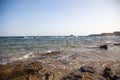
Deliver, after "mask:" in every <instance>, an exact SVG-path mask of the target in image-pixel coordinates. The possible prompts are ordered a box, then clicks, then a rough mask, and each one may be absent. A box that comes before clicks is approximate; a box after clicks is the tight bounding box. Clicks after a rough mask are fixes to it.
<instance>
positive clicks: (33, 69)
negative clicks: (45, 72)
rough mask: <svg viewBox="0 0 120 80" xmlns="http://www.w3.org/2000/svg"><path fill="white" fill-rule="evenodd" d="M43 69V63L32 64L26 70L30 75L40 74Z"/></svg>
mask: <svg viewBox="0 0 120 80" xmlns="http://www.w3.org/2000/svg"><path fill="white" fill-rule="evenodd" d="M42 68H43V65H42V63H41V62H32V63H30V64H28V65H27V67H26V70H27V72H28V73H30V74H34V73H38V71H39V70H41V69H42Z"/></svg>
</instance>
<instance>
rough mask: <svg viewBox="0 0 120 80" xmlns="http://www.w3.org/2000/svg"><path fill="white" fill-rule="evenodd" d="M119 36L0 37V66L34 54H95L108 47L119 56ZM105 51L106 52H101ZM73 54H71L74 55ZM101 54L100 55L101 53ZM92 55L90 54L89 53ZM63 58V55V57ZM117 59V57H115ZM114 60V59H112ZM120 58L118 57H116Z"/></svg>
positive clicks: (31, 56) (32, 56)
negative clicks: (87, 52)
mask: <svg viewBox="0 0 120 80" xmlns="http://www.w3.org/2000/svg"><path fill="white" fill-rule="evenodd" d="M119 43H120V36H8V37H0V64H6V63H9V62H13V61H16V60H22V59H28V58H29V59H30V58H34V57H36V56H34V53H36V52H41V53H47V52H51V51H61V50H63V51H68V53H69V52H71V50H74V52H75V51H77V50H79V51H77V53H78V54H81V51H82V53H83V51H87V50H88V51H89V50H92V52H95V51H96V50H99V46H101V45H108V46H109V50H108V51H109V52H112V54H117V55H120V46H119V45H114V44H119ZM102 51H106V50H102ZM74 52H73V53H74ZM101 54H102V53H101ZM91 55H92V53H91ZM63 56H64V55H63ZM116 57H117V56H116ZM114 58H115V57H114ZM118 58H120V56H118Z"/></svg>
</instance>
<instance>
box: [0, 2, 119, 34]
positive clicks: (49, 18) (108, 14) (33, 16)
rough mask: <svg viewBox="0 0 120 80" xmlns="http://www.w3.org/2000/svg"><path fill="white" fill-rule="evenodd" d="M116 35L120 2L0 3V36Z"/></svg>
mask: <svg viewBox="0 0 120 80" xmlns="http://www.w3.org/2000/svg"><path fill="white" fill-rule="evenodd" d="M113 31H120V0H0V36H16V35H18V36H19V35H37V36H39V35H70V34H73V35H88V34H92V33H102V32H113Z"/></svg>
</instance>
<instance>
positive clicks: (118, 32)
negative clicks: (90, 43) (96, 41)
mask: <svg viewBox="0 0 120 80" xmlns="http://www.w3.org/2000/svg"><path fill="white" fill-rule="evenodd" d="M89 36H120V31H115V32H113V33H101V34H90V35H89Z"/></svg>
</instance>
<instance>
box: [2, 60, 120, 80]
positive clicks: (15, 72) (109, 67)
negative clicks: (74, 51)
mask: <svg viewBox="0 0 120 80" xmlns="http://www.w3.org/2000/svg"><path fill="white" fill-rule="evenodd" d="M80 65H81V66H80V68H79V69H77V70H74V71H73V72H69V73H66V74H65V75H64V76H62V77H61V78H60V79H58V77H59V75H57V74H56V73H57V72H56V71H55V70H51V69H50V68H49V67H45V66H44V65H43V64H42V63H41V62H29V63H28V64H25V63H24V62H20V61H17V62H12V63H9V64H7V65H0V80H120V62H119V61H115V62H112V61H111V62H109V61H105V62H100V61H99V62H94V61H93V62H89V61H88V62H81V64H80ZM61 74H62V73H61Z"/></svg>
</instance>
